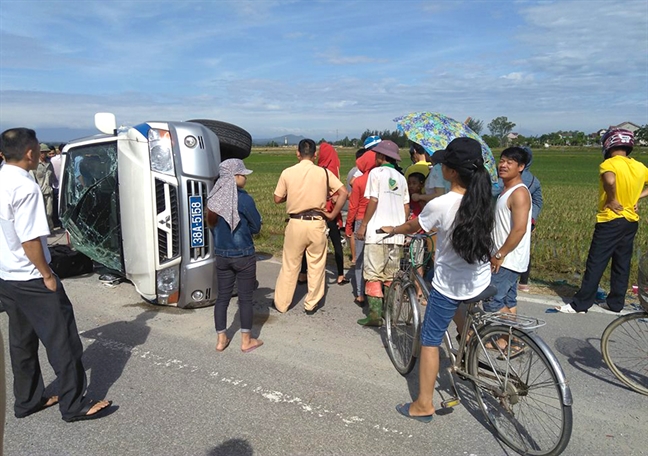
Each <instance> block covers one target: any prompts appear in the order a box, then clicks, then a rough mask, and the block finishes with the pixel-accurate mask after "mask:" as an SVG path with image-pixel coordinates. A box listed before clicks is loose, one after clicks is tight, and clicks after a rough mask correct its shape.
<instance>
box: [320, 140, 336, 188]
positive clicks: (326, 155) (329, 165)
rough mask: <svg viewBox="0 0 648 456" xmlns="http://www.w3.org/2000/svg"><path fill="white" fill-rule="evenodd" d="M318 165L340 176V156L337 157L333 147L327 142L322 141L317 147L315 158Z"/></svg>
mask: <svg viewBox="0 0 648 456" xmlns="http://www.w3.org/2000/svg"><path fill="white" fill-rule="evenodd" d="M317 164H318V166H321V167H322V168H326V169H328V170H329V171H330V172H332V173H333V174H335V177H337V178H338V179H339V178H340V157H338V154H337V152H336V151H335V148H334V147H333V146H331V145H330V144H329V143H327V142H323V143H322V144H320V147H319V156H318V158H317Z"/></svg>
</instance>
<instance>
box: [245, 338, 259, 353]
mask: <svg viewBox="0 0 648 456" xmlns="http://www.w3.org/2000/svg"><path fill="white" fill-rule="evenodd" d="M261 345H263V341H262V340H261V339H252V338H250V339H249V340H247V341H242V342H241V351H242V352H243V353H250V352H251V351H252V350H255V349H257V348H259V347H260V346H261Z"/></svg>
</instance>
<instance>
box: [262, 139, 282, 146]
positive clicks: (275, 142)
mask: <svg viewBox="0 0 648 456" xmlns="http://www.w3.org/2000/svg"><path fill="white" fill-rule="evenodd" d="M265 146H266V147H279V144H277V141H274V140H273V141H270V142H268V143H266V145H265Z"/></svg>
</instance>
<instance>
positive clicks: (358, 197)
mask: <svg viewBox="0 0 648 456" xmlns="http://www.w3.org/2000/svg"><path fill="white" fill-rule="evenodd" d="M356 165H357V167H358V170H359V171H360V172H361V173H362V174H361V175H360V176H359V177H357V178H356V179H355V180H354V181H353V187H352V188H351V196H349V212H348V213H347V221H346V235H347V236H349V237H354V236H353V233H354V231H357V230H358V228H359V227H360V225H361V224H362V221H363V220H364V216H365V212H366V210H367V205H368V204H369V198H366V197H365V196H364V194H365V190H366V188H367V179H368V177H369V171H371V170H372V169H374V168H375V167H376V153H375V152H372V151H368V152H364V153H363V154H362V155H361V156H360V157H359V158H358V159H357V160H356ZM355 245H356V256H355V257H354V260H355V268H354V269H355V270H354V274H353V276H354V278H355V293H356V298H355V303H356V304H358V305H359V306H360V307H362V306H364V304H365V283H364V279H363V278H362V274H363V269H364V240H363V239H355Z"/></svg>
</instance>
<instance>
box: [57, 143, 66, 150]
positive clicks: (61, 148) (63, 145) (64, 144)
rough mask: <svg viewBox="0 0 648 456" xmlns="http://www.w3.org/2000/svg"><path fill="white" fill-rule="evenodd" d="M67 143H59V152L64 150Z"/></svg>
mask: <svg viewBox="0 0 648 456" xmlns="http://www.w3.org/2000/svg"><path fill="white" fill-rule="evenodd" d="M66 144H67V143H61V144H59V146H58V150H59V152H63V148H64V147H65V146H66Z"/></svg>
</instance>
